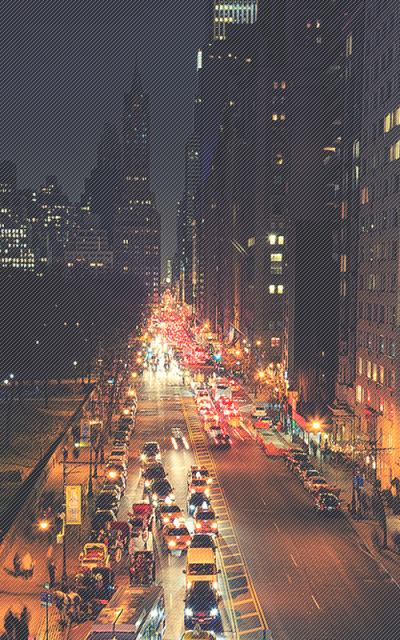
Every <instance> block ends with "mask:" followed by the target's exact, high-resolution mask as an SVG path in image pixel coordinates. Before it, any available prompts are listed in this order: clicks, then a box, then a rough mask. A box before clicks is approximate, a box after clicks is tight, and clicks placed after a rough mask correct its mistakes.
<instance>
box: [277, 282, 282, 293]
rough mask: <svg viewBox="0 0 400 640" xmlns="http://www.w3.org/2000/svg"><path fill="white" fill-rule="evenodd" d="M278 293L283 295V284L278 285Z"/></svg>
mask: <svg viewBox="0 0 400 640" xmlns="http://www.w3.org/2000/svg"><path fill="white" fill-rule="evenodd" d="M278 293H283V284H278Z"/></svg>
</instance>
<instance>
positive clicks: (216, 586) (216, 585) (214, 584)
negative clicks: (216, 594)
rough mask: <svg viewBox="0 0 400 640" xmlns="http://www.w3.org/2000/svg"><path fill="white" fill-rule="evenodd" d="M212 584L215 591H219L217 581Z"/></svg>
mask: <svg viewBox="0 0 400 640" xmlns="http://www.w3.org/2000/svg"><path fill="white" fill-rule="evenodd" d="M212 584H213V587H214V589H218V582H217V581H215V582H213V583H212Z"/></svg>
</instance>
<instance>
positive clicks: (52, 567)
mask: <svg viewBox="0 0 400 640" xmlns="http://www.w3.org/2000/svg"><path fill="white" fill-rule="evenodd" d="M56 569H57V567H56V563H55V562H54V560H50V562H49V566H48V571H49V584H50V589H52V588H53V587H54V583H55V578H56Z"/></svg>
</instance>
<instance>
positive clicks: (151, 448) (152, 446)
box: [143, 442, 158, 453]
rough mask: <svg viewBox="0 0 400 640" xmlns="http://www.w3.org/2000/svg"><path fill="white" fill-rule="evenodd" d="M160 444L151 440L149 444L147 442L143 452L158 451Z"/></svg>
mask: <svg viewBox="0 0 400 640" xmlns="http://www.w3.org/2000/svg"><path fill="white" fill-rule="evenodd" d="M157 451H158V444H157V443H156V442H150V443H149V444H145V445H144V447H143V453H153V452H154V453H157Z"/></svg>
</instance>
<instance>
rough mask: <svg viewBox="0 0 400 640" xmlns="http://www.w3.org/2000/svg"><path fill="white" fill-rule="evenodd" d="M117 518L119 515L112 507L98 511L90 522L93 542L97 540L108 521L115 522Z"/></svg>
mask: <svg viewBox="0 0 400 640" xmlns="http://www.w3.org/2000/svg"><path fill="white" fill-rule="evenodd" d="M116 520H117V517H116V515H115V513H114V512H113V511H112V510H111V509H107V510H105V511H103V510H98V511H96V512H95V514H94V515H93V517H92V519H91V522H90V540H91V542H95V541H96V540H97V536H98V535H99V531H100V530H101V529H104V528H105V526H106V523H107V522H115V521H116Z"/></svg>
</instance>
